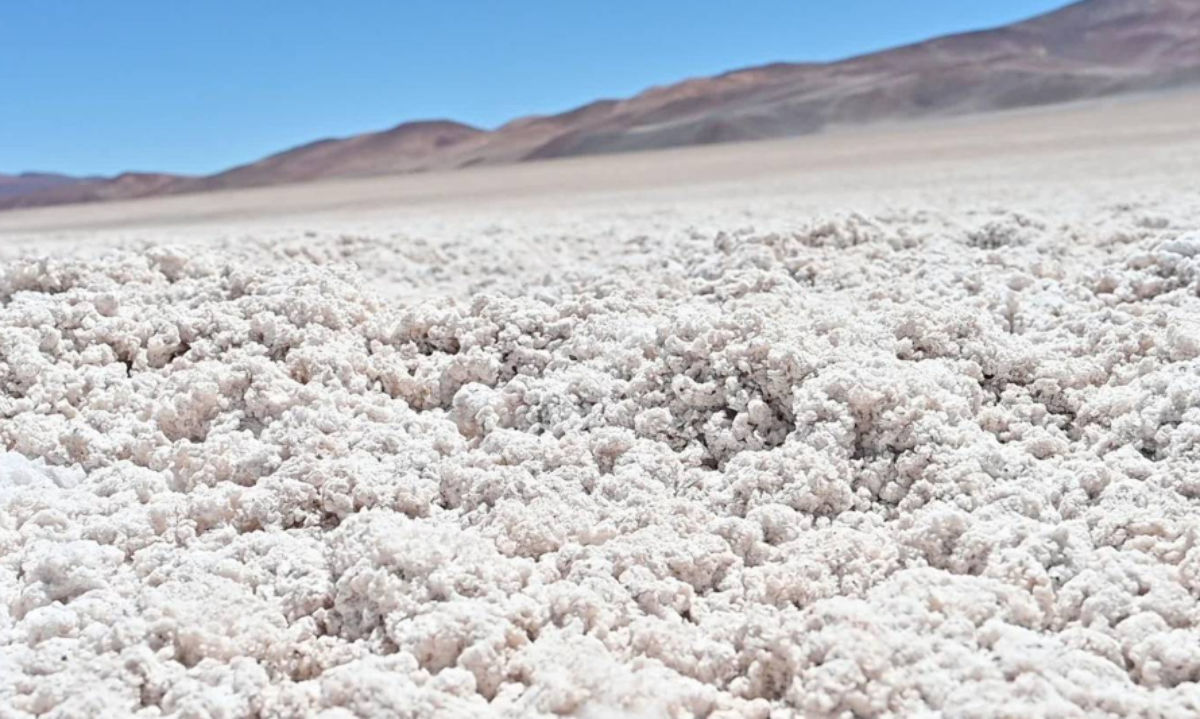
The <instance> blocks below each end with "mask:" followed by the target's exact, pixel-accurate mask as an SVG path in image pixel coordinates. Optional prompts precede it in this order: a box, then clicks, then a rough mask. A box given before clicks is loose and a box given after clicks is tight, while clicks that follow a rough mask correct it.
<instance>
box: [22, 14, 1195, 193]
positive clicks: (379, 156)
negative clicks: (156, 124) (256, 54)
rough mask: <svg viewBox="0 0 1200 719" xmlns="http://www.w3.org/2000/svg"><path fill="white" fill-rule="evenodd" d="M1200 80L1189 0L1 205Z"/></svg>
mask: <svg viewBox="0 0 1200 719" xmlns="http://www.w3.org/2000/svg"><path fill="white" fill-rule="evenodd" d="M1197 83H1200V0H1083V1H1082V2H1076V3H1074V4H1071V5H1068V6H1066V7H1064V8H1061V9H1059V10H1056V11H1053V12H1050V13H1047V14H1044V15H1040V16H1038V17H1034V18H1031V19H1029V20H1025V21H1022V22H1018V23H1015V24H1012V25H1007V26H1004V27H1000V28H995V29H991V30H981V31H977V32H969V33H962V34H957V35H948V36H944V37H939V38H935V39H932V40H928V41H925V42H921V43H917V44H913V45H906V46H903V47H898V48H893V49H890V50H884V51H880V52H875V53H871V54H867V55H861V56H857V57H852V58H848V59H845V60H840V61H836V62H829V63H776V64H771V65H764V66H760V67H752V68H746V69H741V70H735V71H732V72H728V73H725V74H722V75H717V76H713V77H702V78H695V79H690V80H685V81H683V82H679V83H676V84H673V85H666V86H661V87H653V88H650V89H648V90H645V91H644V92H641V93H639V94H637V95H635V96H633V97H630V98H627V99H622V100H599V101H596V102H593V103H590V104H588V105H584V106H582V107H579V108H576V109H573V110H570V111H568V112H564V113H560V114H557V115H544V116H532V117H525V118H521V119H517V120H513V121H512V122H509V123H508V124H505V125H503V126H501V127H499V128H497V129H495V130H483V129H480V128H476V127H471V126H469V125H465V124H462V123H458V122H454V121H451V120H426V121H418V122H406V123H402V124H400V125H397V126H396V127H393V128H391V129H388V130H383V131H379V132H369V133H364V134H359V135H354V136H351V137H346V138H339V139H324V140H318V141H316V142H311V143H308V144H305V145H301V146H299V147H294V148H291V149H289V150H285V151H283V152H280V153H277V154H274V155H270V156H268V157H265V158H263V159H261V160H257V161H255V162H250V163H248V164H245V165H239V166H237V167H233V168H230V169H228V170H225V171H223V172H219V173H216V174H214V175H208V176H204V177H186V176H178V175H169V174H162V173H125V174H122V175H119V176H116V177H111V178H71V177H65V176H62V175H49V174H37V173H26V174H23V175H17V176H5V175H0V208H13V207H32V206H39V205H52V204H62V203H70V202H88V201H98V200H112V199H126V198H136V197H147V196H154V195H164V194H176V193H184V192H200V191H206V190H219V189H230V188H242V187H255V186H263V185H274V184H281V183H289V182H303V181H309V180H318V179H323V178H332V177H357V176H370V175H381V174H392V173H409V172H424V171H431V170H449V169H455V168H462V167H469V166H474V165H494V164H504V163H514V162H524V161H530V160H543V159H551V158H558V157H569V156H574V155H587V154H597V153H610V152H629V151H636V150H650V149H657V148H666V147H677V146H683V145H698V144H706V143H716V142H732V141H741V140H755V139H767V138H778V137H787V136H796V135H804V134H810V133H815V132H819V131H821V130H824V129H827V128H833V127H844V126H851V125H863V124H868V123H878V122H895V121H904V120H912V119H919V118H929V117H940V116H950V115H965V114H971V113H980V112H988V111H994V110H1004V109H1011V108H1019V107H1029V106H1035V105H1046V104H1051V103H1060V102H1068V101H1073V100H1082V99H1088V98H1096V97H1104V96H1110V95H1117V94H1121V93H1128V92H1145V91H1154V90H1163V89H1169V88H1174V87H1180V86H1184V85H1190V84H1197Z"/></svg>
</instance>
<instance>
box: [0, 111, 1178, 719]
mask: <svg viewBox="0 0 1200 719" xmlns="http://www.w3.org/2000/svg"><path fill="white" fill-rule="evenodd" d="M1198 110H1200V96H1197V95H1196V94H1188V93H1176V94H1168V95H1158V96H1146V97H1142V98H1133V99H1124V100H1121V101H1119V102H1105V103H1099V102H1093V103H1082V104H1078V105H1073V106H1067V107H1060V108H1054V109H1042V110H1030V111H1022V112H1014V113H1009V114H1003V115H995V116H990V117H982V118H961V119H957V120H953V121H942V122H938V123H924V124H915V125H907V126H896V127H887V128H882V127H881V128H874V129H857V130H845V131H839V132H832V133H828V134H826V135H821V136H812V137H806V138H798V139H794V140H787V141H772V142H763V143H752V144H740V145H720V146H711V147H704V148H692V149H681V150H671V151H661V152H654V153H644V154H638V155H619V156H605V157H593V158H582V159H570V160H561V161H554V162H545V163H536V164H528V165H517V166H512V167H503V168H478V169H468V170H463V171H459V172H453V173H439V174H426V175H409V176H402V177H387V178H372V179H365V180H364V179H355V180H339V181H327V182H322V183H314V184H309V185H297V186H288V187H274V188H263V189H257V190H239V191H232V192H221V193H211V194H204V195H187V196H177V197H169V198H158V199H152V200H142V201H132V202H122V203H112V204H97V205H81V206H69V207H59V208H45V209H37V210H22V211H13V212H6V213H2V214H0V260H2V263H0V445H2V446H0V449H2V450H6V453H5V454H3V455H0V707H3V712H0V716H13V717H24V716H43V715H44V716H58V717H74V716H101V715H107V716H126V715H131V714H132V715H137V716H146V717H150V716H181V717H182V716H188V717H202V716H212V717H217V716H225V717H241V716H257V717H288V716H309V715H320V716H327V717H331V718H332V717H347V716H364V717H365V716H383V715H387V716H414V717H426V716H463V717H467V716H470V717H478V716H552V715H567V716H581V717H604V716H638V717H643V716H670V717H680V716H711V717H717V716H728V717H733V716H759V717H768V716H770V717H776V716H792V715H807V716H855V715H857V716H883V715H897V716H901V715H902V716H908V715H913V714H922V713H924V714H926V715H933V714H944V715H947V716H1036V715H1044V716H1103V715H1111V716H1128V715H1141V716H1181V717H1182V716H1193V715H1195V714H1196V713H1197V712H1200V687H1198V686H1197V684H1196V682H1197V681H1198V680H1200V609H1198V608H1197V607H1198V606H1200V605H1198V603H1197V600H1198V599H1200V546H1196V540H1197V533H1198V531H1200V526H1198V525H1200V512H1198V509H1200V507H1198V506H1197V504H1198V498H1200V194H1197V192H1196V179H1197V178H1198V177H1200V171H1198V170H1200V125H1198V124H1197V123H1196V122H1195V120H1194V118H1195V117H1197V116H1198V113H1197V111H1198Z"/></svg>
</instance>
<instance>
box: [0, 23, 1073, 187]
mask: <svg viewBox="0 0 1200 719" xmlns="http://www.w3.org/2000/svg"><path fill="white" fill-rule="evenodd" d="M1061 4H1063V3H1062V2H1061V0H988V1H987V2H964V0H908V1H907V2H897V1H896V0H841V1H840V2H821V1H819V0H791V1H790V2H787V1H784V0H761V1H757V2H756V1H753V0H751V1H748V2H741V3H738V2H732V1H730V0H659V1H657V2H655V1H650V0H647V1H644V2H632V1H627V0H609V1H608V2H584V1H582V0H525V1H523V2H522V1H521V0H513V1H512V2H499V1H495V2H473V1H465V0H464V1H455V0H444V1H443V2H437V1H434V0H430V1H428V2H426V1H424V0H419V1H417V0H413V1H408V2H402V1H400V0H394V1H390V2H389V1H385V0H359V1H353V0H343V1H342V2H332V1H330V2H326V1H325V0H312V1H304V0H293V1H292V2H282V1H269V0H198V1H196V2H184V1H179V2H175V1H174V0H108V1H103V0H0V172H15V171H21V170H33V169H36V170H49V171H59V172H68V173H74V174H84V173H103V174H111V173H116V172H120V171H123V170H127V169H134V170H162V171H169V172H194V173H203V172H212V171H215V170H219V169H224V168H225V167H228V166H230V165H233V164H237V163H240V162H244V161H248V160H252V159H256V158H258V157H260V156H262V155H265V154H268V153H270V152H274V151H277V150H280V149H284V148H286V147H289V146H292V145H296V144H299V143H302V142H307V141H310V140H314V139H318V138H321V137H329V136H339V135H347V134H353V133H356V132H362V131H366V130H373V129H380V128H384V127H390V126H392V125H395V124H397V123H399V122H401V121H404V120H410V119H420V118H441V117H446V118H453V119H456V120H460V121H463V122H468V123H471V124H475V125H479V126H482V127H494V126H496V125H499V124H501V123H503V122H505V121H507V120H509V119H512V118H514V117H518V116H521V115H527V114H532V113H549V112H557V111H561V110H565V109H568V108H570V107H573V106H575V105H579V104H582V103H585V102H589V101H591V100H594V99H597V98H601V97H620V96H625V95H630V94H633V93H635V92H637V91H639V90H641V89H644V88H645V87H647V86H650V85H656V84H664V83H669V82H673V81H676V80H680V79H683V78H685V77H690V76H696V75H708V74H713V73H717V72H722V71H725V70H730V69H734V68H738V67H745V66H748V65H756V64H761V63H765V62H772V61H777V60H792V61H802V60H830V59H836V58H841V57H845V56H848V55H853V54H857V53H861V52H866V51H870V50H875V49H880V48H883V47H888V46H891V45H896V44H901V43H905V42H912V41H916V40H921V39H924V38H926V37H929V36H932V35H938V34H944V33H948V32H957V31H961V30H968V29H975V28H979V27H987V26H992V25H997V24H1003V23H1007V22H1011V21H1013V20H1017V19H1020V18H1024V17H1027V16H1030V15H1034V14H1037V13H1039V12H1044V11H1046V10H1049V9H1052V8H1054V7H1056V6H1058V5H1061Z"/></svg>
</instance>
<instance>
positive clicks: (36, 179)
mask: <svg viewBox="0 0 1200 719" xmlns="http://www.w3.org/2000/svg"><path fill="white" fill-rule="evenodd" d="M98 179H101V178H97V177H70V176H69V175H58V174H55V173H52V172H23V173H21V174H20V175H0V200H2V199H5V198H9V197H17V196H19V195H28V194H31V193H35V192H42V191H44V190H50V189H52V188H55V187H63V186H65V185H74V184H77V183H80V182H94V181H96V180H98Z"/></svg>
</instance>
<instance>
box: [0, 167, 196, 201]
mask: <svg viewBox="0 0 1200 719" xmlns="http://www.w3.org/2000/svg"><path fill="white" fill-rule="evenodd" d="M190 179H191V178H186V177H182V176H179V175H165V174H161V173H155V172H125V173H122V174H120V175H117V176H116V177H111V178H99V179H86V180H79V181H72V182H62V183H58V184H55V185H53V186H51V187H46V188H43V189H39V190H36V191H32V192H25V193H14V194H12V195H10V196H8V197H0V209H11V208H16V207H38V206H42V205H66V204H70V203H74V202H98V201H102V200H128V199H133V198H136V197H149V196H152V195H164V194H168V193H171V192H176V191H178V190H179V188H180V187H181V185H182V183H184V182H187V181H189V180H190Z"/></svg>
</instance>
